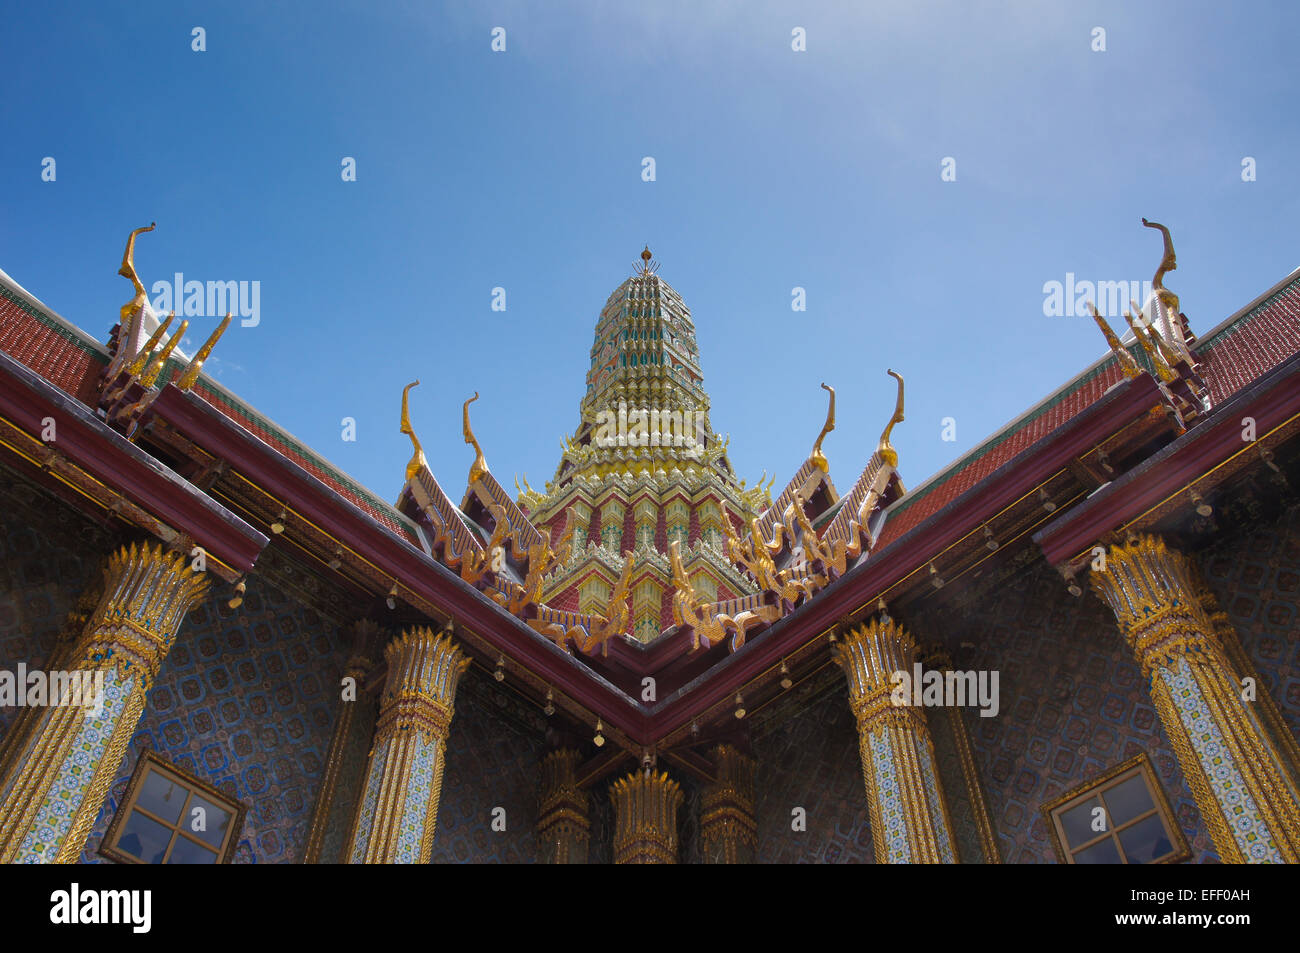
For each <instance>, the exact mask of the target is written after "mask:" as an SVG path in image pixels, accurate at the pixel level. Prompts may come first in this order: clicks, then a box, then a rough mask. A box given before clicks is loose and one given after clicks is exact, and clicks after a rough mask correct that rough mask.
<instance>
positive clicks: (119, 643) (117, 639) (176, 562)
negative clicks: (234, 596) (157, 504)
mask: <svg viewBox="0 0 1300 953" xmlns="http://www.w3.org/2000/svg"><path fill="white" fill-rule="evenodd" d="M210 585H211V584H210V582H209V580H208V577H207V576H206V575H205V574H203V573H198V572H195V571H194V570H193V569H191V568H190V564H189V560H188V559H187V558H186V557H185V556H183V555H180V554H178V553H169V552H167V551H166V550H164V549H163V548H162V546H160V545H158V544H151V543H143V544H139V545H137V544H135V543H131V544H130V545H127V546H123V547H122V548H121V549H119V550H117V551H116V552H114V553H112V554H111V555H110V556H109V557H108V559H107V560H106V561H105V564H104V586H103V589H102V591H101V593H100V597H99V604H98V605H97V606H96V608H95V610H94V612H93V613H92V614H91V616H90V619H89V621H88V622H87V623H86V628H85V631H84V633H83V635H82V637H81V639H80V640H79V641H78V643H77V644H76V646H75V647H74V648H73V651H72V657H71V658H70V659H69V661H70V662H71V663H72V664H74V665H80V666H84V667H85V668H92V669H93V668H109V667H112V668H115V669H116V670H117V672H118V673H119V674H120V675H122V676H123V677H139V678H140V679H141V682H140V687H141V688H142V689H144V690H146V691H147V690H148V688H149V686H150V685H152V684H153V680H154V678H156V677H157V675H158V670H159V669H160V668H161V666H162V662H163V659H164V658H166V657H167V652H168V651H169V650H170V649H171V646H172V642H173V641H174V640H175V638H176V631H177V630H178V629H179V628H180V624H181V621H182V620H183V619H184V618H185V613H187V612H188V611H189V610H190V609H191V608H192V607H193V606H194V605H195V604H196V603H197V602H199V601H200V600H201V599H202V598H203V597H204V596H205V595H207V592H208V589H209V587H210Z"/></svg>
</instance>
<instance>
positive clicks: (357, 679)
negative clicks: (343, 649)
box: [302, 620, 379, 864]
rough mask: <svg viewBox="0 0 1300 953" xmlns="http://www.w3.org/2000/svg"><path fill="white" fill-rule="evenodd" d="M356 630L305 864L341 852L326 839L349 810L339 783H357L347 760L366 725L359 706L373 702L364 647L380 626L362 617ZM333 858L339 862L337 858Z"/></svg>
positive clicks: (349, 815) (362, 706) (310, 830)
mask: <svg viewBox="0 0 1300 953" xmlns="http://www.w3.org/2000/svg"><path fill="white" fill-rule="evenodd" d="M354 634H355V636H356V647H357V649H358V651H357V653H356V654H354V655H353V656H352V657H351V658H349V659H348V661H347V663H346V664H345V665H344V666H343V675H342V677H341V679H340V685H339V693H340V703H339V713H338V717H337V718H336V719H335V721H334V734H333V736H332V737H331V738H330V748H329V754H328V755H327V756H326V758H325V772H324V774H323V775H322V777H321V781H320V789H319V792H318V794H317V795H316V807H315V810H313V811H312V821H311V827H310V829H308V831H307V846H306V848H305V849H304V850H303V857H302V862H303V863H304V864H319V863H321V862H322V853H323V852H324V854H325V857H326V859H325V862H326V863H329V862H330V860H329V855H330V854H331V853H333V854H337V852H338V849H339V848H338V845H337V844H335V845H334V848H333V850H332V851H326V850H325V846H326V840H327V839H328V838H329V833H330V830H331V829H332V828H333V825H334V823H335V822H336V821H337V820H338V816H339V813H340V809H342V810H344V811H346V806H345V805H344V804H342V803H341V802H342V801H345V800H346V795H345V794H344V795H343V796H342V797H341V796H340V790H339V789H340V786H342V787H343V788H344V789H345V790H346V788H347V787H348V786H349V784H350V783H355V780H356V773H357V772H356V769H355V768H354V769H353V771H352V772H349V774H350V775H351V778H350V779H349V778H344V776H343V775H344V773H345V772H344V760H345V758H346V756H347V752H348V748H349V745H352V744H355V743H356V741H357V740H359V739H356V737H355V735H354V732H355V731H356V730H358V729H359V728H364V727H365V726H360V725H358V721H359V718H358V708H359V707H360V708H364V707H365V706H367V705H370V706H373V705H374V694H373V692H366V690H365V680H366V676H367V675H368V674H369V673H370V671H371V670H372V669H373V668H374V663H373V662H372V660H371V659H369V658H367V657H366V655H365V654H363V652H362V651H361V650H363V649H364V647H365V645H366V643H367V642H369V640H370V639H371V638H372V637H375V636H378V634H379V626H377V625H376V624H375V623H373V622H371V621H369V620H362V621H360V622H358V623H357V624H356V625H355V627H354ZM371 712H372V713H371V717H370V718H368V719H360V720H364V721H368V722H369V723H370V724H371V725H373V724H374V717H373V707H372V709H371ZM365 730H366V737H369V734H370V732H369V729H368V728H365ZM354 750H355V749H354ZM336 802H338V803H336ZM350 817H351V812H350V811H346V813H344V815H343V821H344V823H346V822H347V820H348V819H349V818H350ZM334 862H337V858H336V859H335V861H334Z"/></svg>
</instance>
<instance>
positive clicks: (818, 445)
mask: <svg viewBox="0 0 1300 953" xmlns="http://www.w3.org/2000/svg"><path fill="white" fill-rule="evenodd" d="M822 388H823V389H825V390H827V391H829V392H830V395H831V402H830V406H829V407H828V408H827V409H826V424H825V426H823V427H822V432H821V433H819V434H818V435H817V441H816V442H815V443H814V444H813V448H812V455H811V456H810V457H809V458H808V459H810V460H812V462H813V465H814V466H815V467H817V468H818V469H819V470H821V471H822V472H823V473H829V472H830V461H828V460H827V459H826V454H824V453H822V441H823V440H825V439H826V435H827V434H828V433H830V432H831V431H832V430H834V429H835V388H834V387H831V386H829V385H828V384H826V382H825V381H823V382H822Z"/></svg>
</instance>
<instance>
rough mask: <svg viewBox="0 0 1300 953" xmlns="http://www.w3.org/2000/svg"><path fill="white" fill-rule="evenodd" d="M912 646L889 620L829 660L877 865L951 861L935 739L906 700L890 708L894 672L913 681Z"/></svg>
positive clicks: (860, 631)
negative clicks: (839, 683)
mask: <svg viewBox="0 0 1300 953" xmlns="http://www.w3.org/2000/svg"><path fill="white" fill-rule="evenodd" d="M916 655H917V650H916V643H915V642H914V641H913V639H912V637H911V636H910V635H908V634H907V632H906V631H904V630H903V628H902V627H901V626H898V625H896V624H895V623H894V622H892V621H890V622H884V623H882V622H879V621H877V620H875V619H873V620H871V621H870V622H869V623H867V624H866V625H864V626H860V627H859V628H857V629H855V630H853V631H852V632H850V633H848V634H847V635H845V636H844V637H843V638H842V639H841V641H840V643H839V645H838V646H837V647H836V649H835V661H836V662H837V663H838V664H839V666H840V668H842V669H843V670H844V674H845V676H846V677H847V678H848V682H849V701H850V703H851V704H852V706H853V714H854V716H855V717H856V718H857V721H858V751H859V753H860V754H861V756H862V779H863V781H864V783H865V784H866V788H867V807H868V811H869V812H870V818H871V840H872V843H873V844H874V845H875V851H876V862H877V863H881V864H909V863H910V864H917V863H920V864H951V863H956V852H955V851H954V850H953V845H952V825H951V824H950V823H949V820H948V808H947V805H946V803H945V801H944V797H943V789H942V788H941V787H940V785H939V772H938V770H937V769H936V767H935V760H934V742H933V741H932V740H931V739H930V732H929V730H928V729H927V728H926V723H925V716H924V714H923V713H922V711H921V709H920V708H918V707H915V706H913V705H911V704H910V703H909V702H910V698H907V699H902V700H900V701H899V702H898V703H895V701H894V700H893V698H892V697H891V696H892V695H893V694H894V692H895V685H896V681H895V679H894V675H895V673H901V674H902V675H903V676H905V677H906V678H907V679H910V678H911V677H912V672H913V667H912V666H913V664H914V663H915V662H916Z"/></svg>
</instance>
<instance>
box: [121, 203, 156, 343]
mask: <svg viewBox="0 0 1300 953" xmlns="http://www.w3.org/2000/svg"><path fill="white" fill-rule="evenodd" d="M157 227H158V223H157V222H150V223H149V224H148V225H144V226H141V227H140V228H137V229H136V230H135V231H133V232H132V233H131V236H130V237H129V238H127V240H126V251H124V252H123V253H122V267H121V268H119V269H118V270H117V273H118V274H119V275H121V276H122V277H123V278H127V279H129V280H130V282H131V286H132V287H133V288H135V297H134V298H132V299H131V300H130V301H128V302H127V303H126V304H124V305H122V309H121V312H120V314H121V324H122V327H123V329H124V330H125V328H126V325H127V322H128V321H130V320H131V316H132V315H134V314H136V313H140V314H143V313H144V306H145V303H146V302H147V301H148V300H149V299H148V297H147V296H146V295H145V292H144V284H143V283H141V281H140V276H139V275H138V274H136V270H135V237H136V236H137V235H139V234H141V233H142V232H152V231H153V230H154V229H155V228H157Z"/></svg>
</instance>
